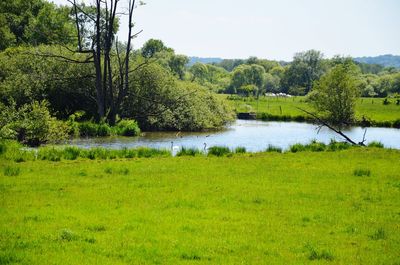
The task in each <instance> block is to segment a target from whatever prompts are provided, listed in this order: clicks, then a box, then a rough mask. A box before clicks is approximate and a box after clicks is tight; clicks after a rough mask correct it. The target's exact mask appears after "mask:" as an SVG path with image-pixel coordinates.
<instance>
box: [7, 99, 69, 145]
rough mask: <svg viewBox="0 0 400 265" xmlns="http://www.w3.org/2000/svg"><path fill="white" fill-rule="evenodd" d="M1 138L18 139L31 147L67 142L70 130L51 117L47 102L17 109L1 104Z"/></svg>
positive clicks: (33, 103)
mask: <svg viewBox="0 0 400 265" xmlns="http://www.w3.org/2000/svg"><path fill="white" fill-rule="evenodd" d="M0 113H1V114H0V138H3V139H4V138H5V139H16V140H18V141H20V142H22V143H24V144H27V145H30V146H39V145H40V144H43V143H48V142H57V141H61V140H65V139H66V138H67V136H68V134H67V131H68V128H67V126H66V124H65V123H63V122H61V121H57V120H56V119H55V118H54V117H52V116H51V114H50V112H49V110H48V106H47V102H46V101H42V102H37V101H33V102H32V103H30V104H25V105H23V106H21V107H20V108H16V106H15V104H13V103H11V104H10V105H9V106H6V105H4V104H2V103H0Z"/></svg>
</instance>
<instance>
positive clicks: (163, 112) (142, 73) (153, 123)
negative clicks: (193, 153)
mask: <svg viewBox="0 0 400 265" xmlns="http://www.w3.org/2000/svg"><path fill="white" fill-rule="evenodd" d="M130 84H131V86H130V89H129V91H128V93H127V95H126V100H124V102H123V107H122V110H123V111H122V114H121V115H122V117H123V118H134V119H135V120H137V121H138V122H139V125H140V128H142V129H144V130H185V131H196V130H202V129H212V128H219V127H222V126H223V125H225V124H226V123H227V122H229V121H231V120H232V119H233V113H232V111H231V109H230V108H229V106H228V105H226V103H225V102H223V101H221V100H220V99H219V98H217V97H216V96H215V95H214V93H212V92H210V91H209V90H208V89H206V88H204V87H202V86H200V85H198V84H196V83H195V82H182V81H179V80H177V79H176V78H175V77H174V76H172V75H171V73H170V71H169V70H168V69H165V68H163V67H162V66H160V65H158V64H150V65H146V66H145V67H142V68H140V69H138V71H137V72H136V74H135V75H134V76H132V80H131V82H130Z"/></svg>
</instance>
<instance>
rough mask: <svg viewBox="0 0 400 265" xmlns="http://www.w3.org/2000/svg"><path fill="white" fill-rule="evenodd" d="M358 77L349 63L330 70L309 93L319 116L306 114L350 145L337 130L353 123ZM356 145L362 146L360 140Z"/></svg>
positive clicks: (357, 69) (352, 64) (355, 68)
mask: <svg viewBox="0 0 400 265" xmlns="http://www.w3.org/2000/svg"><path fill="white" fill-rule="evenodd" d="M358 74H359V68H357V67H356V66H355V65H354V63H352V62H348V63H344V64H338V65H336V66H335V67H333V68H332V69H331V70H330V71H329V72H327V73H326V74H325V75H324V76H322V77H321V79H320V80H319V81H318V82H317V83H316V84H315V86H314V89H313V91H312V94H310V100H311V103H312V104H313V105H314V107H315V108H316V110H317V111H318V112H319V113H320V114H319V115H316V114H313V113H310V112H308V111H306V112H307V113H308V114H311V115H312V116H313V117H315V118H316V119H317V121H318V122H320V124H321V126H326V127H328V128H330V129H331V130H333V131H335V132H336V133H338V134H340V135H341V136H343V137H345V139H346V140H347V141H349V142H351V143H352V144H356V143H355V142H354V141H352V140H351V139H350V138H349V137H347V136H346V135H344V134H343V132H342V131H341V130H342V129H343V128H344V127H346V126H350V125H352V124H353V123H354V121H355V104H356V100H357V97H358V96H359V94H360V92H359V84H358V81H359V79H358V78H357V76H358ZM359 144H360V145H363V144H364V140H363V142H360V143H359Z"/></svg>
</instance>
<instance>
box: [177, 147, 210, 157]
mask: <svg viewBox="0 0 400 265" xmlns="http://www.w3.org/2000/svg"><path fill="white" fill-rule="evenodd" d="M203 154H204V153H203V152H201V151H200V150H199V149H197V148H186V147H182V148H181V149H180V150H179V151H178V153H177V154H176V156H198V155H203Z"/></svg>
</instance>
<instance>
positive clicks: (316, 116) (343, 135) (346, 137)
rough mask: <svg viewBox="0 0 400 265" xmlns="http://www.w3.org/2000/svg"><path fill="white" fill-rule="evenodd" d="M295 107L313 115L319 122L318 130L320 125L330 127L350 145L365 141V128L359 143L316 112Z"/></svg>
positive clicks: (361, 143) (360, 144)
mask: <svg viewBox="0 0 400 265" xmlns="http://www.w3.org/2000/svg"><path fill="white" fill-rule="evenodd" d="M297 109H299V110H301V111H303V112H304V113H306V114H308V115H310V116H311V117H313V118H314V119H315V120H316V121H317V122H318V123H319V124H320V127H319V130H320V129H321V128H322V127H327V128H328V129H330V130H332V131H333V132H335V133H337V134H338V135H340V136H342V137H343V138H344V139H345V140H346V141H347V142H348V143H350V144H352V145H359V146H365V144H364V142H365V135H366V132H367V131H366V130H365V132H364V137H363V140H362V141H361V142H359V143H356V142H355V141H353V140H352V139H351V138H350V137H348V136H347V135H346V134H344V133H343V132H342V131H341V130H340V129H338V128H335V126H334V125H331V124H329V122H328V121H326V120H325V119H323V118H321V117H319V116H318V115H317V114H315V113H312V112H310V111H307V110H305V109H302V108H299V107H297Z"/></svg>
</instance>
